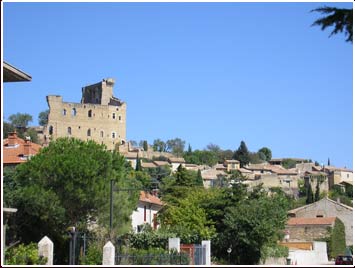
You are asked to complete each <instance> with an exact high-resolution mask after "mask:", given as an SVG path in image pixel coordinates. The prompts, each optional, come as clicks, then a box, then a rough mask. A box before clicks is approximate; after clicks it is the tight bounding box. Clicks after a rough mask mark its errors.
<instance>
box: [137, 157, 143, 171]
mask: <svg viewBox="0 0 355 268" xmlns="http://www.w3.org/2000/svg"><path fill="white" fill-rule="evenodd" d="M136 171H142V163H141V159H140V158H139V156H138V153H137V157H136Z"/></svg>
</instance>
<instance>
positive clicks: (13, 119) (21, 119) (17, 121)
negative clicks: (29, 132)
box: [9, 113, 32, 129]
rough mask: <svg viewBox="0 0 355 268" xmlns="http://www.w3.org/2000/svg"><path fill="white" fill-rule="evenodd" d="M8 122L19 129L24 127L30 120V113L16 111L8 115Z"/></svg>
mask: <svg viewBox="0 0 355 268" xmlns="http://www.w3.org/2000/svg"><path fill="white" fill-rule="evenodd" d="M9 121H10V123H11V124H12V125H13V126H15V127H16V128H19V129H26V128H27V127H28V124H29V123H30V122H32V115H29V114H21V113H16V114H12V115H10V116H9Z"/></svg>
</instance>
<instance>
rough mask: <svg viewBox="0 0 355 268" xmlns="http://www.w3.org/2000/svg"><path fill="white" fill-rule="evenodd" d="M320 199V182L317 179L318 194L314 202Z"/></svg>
mask: <svg viewBox="0 0 355 268" xmlns="http://www.w3.org/2000/svg"><path fill="white" fill-rule="evenodd" d="M319 199H320V189H319V180H318V179H317V187H316V193H315V195H314V201H318V200H319Z"/></svg>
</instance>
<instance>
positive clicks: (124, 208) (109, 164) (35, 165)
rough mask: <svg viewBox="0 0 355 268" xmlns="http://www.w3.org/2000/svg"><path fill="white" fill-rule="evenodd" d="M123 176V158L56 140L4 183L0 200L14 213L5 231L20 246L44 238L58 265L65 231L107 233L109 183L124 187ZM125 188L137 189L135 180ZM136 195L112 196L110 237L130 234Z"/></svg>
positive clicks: (79, 143)
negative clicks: (96, 227)
mask: <svg viewBox="0 0 355 268" xmlns="http://www.w3.org/2000/svg"><path fill="white" fill-rule="evenodd" d="M127 172H128V170H127V166H126V164H125V160H124V158H123V157H122V156H120V155H119V154H118V153H116V152H109V151H107V150H106V148H105V147H104V146H103V145H99V144H97V143H95V142H93V141H87V142H85V141H81V140H78V139H73V138H71V139H68V138H61V139H57V140H56V141H54V142H51V143H50V144H49V146H48V147H44V148H43V149H42V150H41V151H40V153H39V154H37V155H36V156H34V157H32V158H31V159H30V160H29V161H28V162H26V163H23V164H21V165H19V166H17V168H16V170H15V172H14V173H13V174H12V177H11V176H7V178H6V184H4V194H5V196H4V200H6V203H7V204H9V206H11V207H16V208H17V209H18V212H17V213H16V214H15V216H14V217H13V221H12V222H11V224H10V231H9V232H10V233H14V234H16V235H17V238H18V239H20V240H21V242H24V243H29V242H32V241H39V240H40V239H41V238H42V237H43V236H45V235H47V236H48V237H49V238H50V239H51V240H52V241H53V242H54V244H55V245H56V247H55V251H57V252H56V254H55V256H56V257H57V258H58V259H56V260H55V261H56V262H57V263H63V261H64V259H65V256H63V254H64V255H66V254H67V250H63V248H62V247H63V246H64V245H65V244H67V241H68V235H67V234H66V229H67V228H68V227H69V226H75V227H76V228H77V230H80V231H82V232H85V231H87V230H88V228H89V227H90V225H91V224H92V223H98V224H99V226H101V228H104V229H106V230H107V232H108V223H109V211H110V210H109V200H110V199H109V198H110V181H111V180H113V181H114V183H115V187H118V188H122V187H127V184H128V181H127V180H126V179H125V177H126V174H127ZM10 174H11V173H10ZM129 185H130V187H132V185H133V186H134V187H138V186H139V187H140V186H141V184H140V183H139V182H138V181H137V180H135V178H131V179H130V181H129ZM138 194H139V192H138V191H136V192H131V193H128V192H120V191H115V192H114V195H113V199H114V209H115V217H114V224H113V227H114V228H113V230H112V233H111V236H112V235H117V234H120V233H125V232H128V231H129V230H130V215H131V213H132V211H133V210H134V209H135V207H136V204H137V200H138ZM48 204H50V205H48Z"/></svg>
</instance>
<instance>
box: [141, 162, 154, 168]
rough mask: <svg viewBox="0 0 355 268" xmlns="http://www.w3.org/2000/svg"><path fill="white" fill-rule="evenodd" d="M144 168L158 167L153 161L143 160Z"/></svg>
mask: <svg viewBox="0 0 355 268" xmlns="http://www.w3.org/2000/svg"><path fill="white" fill-rule="evenodd" d="M141 165H142V168H155V167H157V166H156V165H155V164H154V163H151V162H142V163H141Z"/></svg>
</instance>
